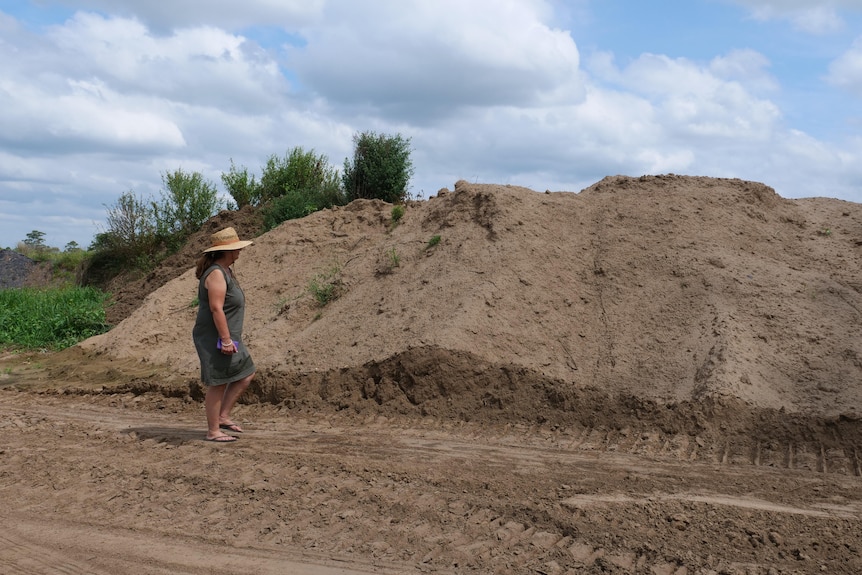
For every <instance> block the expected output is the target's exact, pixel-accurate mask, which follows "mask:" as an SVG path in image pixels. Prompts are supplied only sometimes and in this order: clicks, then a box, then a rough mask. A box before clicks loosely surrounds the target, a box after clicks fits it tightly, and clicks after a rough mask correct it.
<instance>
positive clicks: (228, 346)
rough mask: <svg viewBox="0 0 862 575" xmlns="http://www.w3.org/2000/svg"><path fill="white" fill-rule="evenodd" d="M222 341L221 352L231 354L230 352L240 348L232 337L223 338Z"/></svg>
mask: <svg viewBox="0 0 862 575" xmlns="http://www.w3.org/2000/svg"><path fill="white" fill-rule="evenodd" d="M220 341H221V352H222V353H224V354H228V355H230V354H233V353H236V352H237V351H239V350H237V348H236V344H235V343H234V342H233V340H232V339H230V338H227V339H221V340H220Z"/></svg>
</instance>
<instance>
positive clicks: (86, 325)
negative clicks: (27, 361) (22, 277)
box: [0, 287, 109, 349]
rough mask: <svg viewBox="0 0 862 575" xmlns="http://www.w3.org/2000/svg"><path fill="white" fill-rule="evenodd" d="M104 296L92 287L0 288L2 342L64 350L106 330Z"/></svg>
mask: <svg viewBox="0 0 862 575" xmlns="http://www.w3.org/2000/svg"><path fill="white" fill-rule="evenodd" d="M105 299H106V294H104V293H102V292H101V291H99V290H96V289H93V288H80V287H65V288H52V289H42V290H38V289H8V290H0V345H13V346H17V347H23V348H48V349H63V348H65V347H69V346H71V345H74V344H76V343H78V342H79V341H82V340H84V339H87V338H88V337H91V336H94V335H97V334H100V333H104V332H106V331H107V330H108V327H109V326H108V325H107V323H106V322H105V309H104V301H105Z"/></svg>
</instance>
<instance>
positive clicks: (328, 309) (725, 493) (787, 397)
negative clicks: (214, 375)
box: [0, 175, 862, 575]
mask: <svg viewBox="0 0 862 575" xmlns="http://www.w3.org/2000/svg"><path fill="white" fill-rule="evenodd" d="M240 217H241V218H242V217H246V216H242V215H241V216H240ZM226 218H227V216H223V217H222V219H221V220H220V222H219V223H220V224H222V223H224V222H225V221H227V220H226ZM435 236H439V242H436V240H435V241H432V239H433V238H434V237H435ZM195 241H197V242H198V243H200V242H201V241H205V239H201V238H198V239H196V240H195ZM435 242H436V243H435ZM189 249H190V250H192V252H190V253H193V251H194V250H197V249H199V246H195V247H193V248H189ZM860 250H862V207H860V206H859V205H857V204H851V203H847V202H840V201H837V200H829V199H811V200H794V201H791V200H785V199H782V198H780V197H778V196H777V195H776V194H775V193H774V192H773V191H772V190H771V189H770V188H768V187H767V186H764V185H762V184H757V183H752V182H743V181H739V180H717V179H710V178H691V177H682V176H673V175H669V176H656V177H644V178H625V177H612V178H606V179H605V180H602V181H601V182H599V183H597V184H595V185H594V186H592V187H590V188H588V189H586V190H584V191H582V192H581V193H579V194H572V193H545V194H543V193H536V192H533V191H531V190H525V189H522V188H514V187H508V186H491V185H471V184H467V183H465V182H459V183H458V184H456V186H455V190H454V191H449V190H441V191H440V192H439V193H438V195H437V196H436V197H435V198H432V199H430V200H427V201H423V202H415V203H412V204H410V205H408V206H407V210H406V213H405V216H404V218H403V219H402V220H401V221H400V222H398V223H397V225H395V224H393V222H392V221H391V206H389V205H388V204H384V203H381V202H364V201H360V202H354V203H353V204H351V205H350V206H346V207H344V208H339V209H334V210H327V211H325V212H320V213H317V214H314V215H312V216H309V217H308V218H304V219H303V220H299V221H294V222H288V223H286V224H284V225H283V226H281V227H279V228H278V229H276V230H273V231H272V232H269V233H267V234H265V235H263V236H260V237H259V238H257V239H256V243H255V245H254V246H252V247H250V248H247V249H246V250H244V251H243V254H242V257H241V258H240V261H239V262H238V263H237V266H236V267H237V272H238V274H239V277H240V281H241V282H242V285H243V287H244V289H245V291H246V294H247V297H248V301H249V311H248V315H247V319H246V326H247V333H246V335H245V339H246V342H247V344H248V345H249V348H250V349H251V350H252V353H253V354H254V357H255V360H256V362H257V364H258V367H259V369H260V371H259V376H258V378H257V379H256V381H255V383H254V385H253V387H252V388H251V389H250V390H249V393H248V394H247V396H246V397H245V402H244V403H243V404H242V405H241V406H240V407H239V408H238V411H237V417H238V419H240V420H241V421H243V423H244V424H245V427H246V431H245V433H244V434H243V435H242V438H241V440H240V441H239V442H237V443H236V444H232V445H215V444H212V443H207V442H204V441H203V440H202V439H203V413H202V407H201V404H200V399H201V393H202V390H201V387H200V384H199V383H197V381H196V370H197V366H196V358H195V355H194V349H193V347H192V346H191V341H190V336H189V333H190V330H191V323H192V321H193V318H194V305H193V301H192V300H193V298H194V293H195V281H194V278H193V276H192V273H191V270H190V266H191V261H186V262H183V261H181V260H177V261H176V263H175V264H173V265H174V268H173V269H167V268H163V269H161V270H160V271H159V272H158V274H156V275H157V276H158V277H161V278H164V283H161V284H160V285H158V286H156V285H153V282H154V281H155V280H154V279H153V278H149V280H148V281H149V282H150V283H149V287H144V284H139V285H137V286H133V285H130V286H128V288H127V290H126V292H125V293H126V294H133V293H138V294H139V297H138V298H137V301H135V298H129V297H128V295H127V296H125V297H126V300H125V301H126V302H127V307H126V308H125V309H126V311H124V312H123V314H121V315H123V316H124V318H125V319H123V320H122V321H121V322H120V323H119V324H118V325H117V326H116V327H115V328H114V329H113V330H112V331H111V332H109V333H108V334H106V335H104V336H99V337H96V338H92V339H91V340H88V341H87V342H84V343H83V344H82V345H80V346H77V347H76V348H72V349H70V350H67V351H65V352H62V353H56V354H29V355H20V354H9V355H7V356H6V357H4V358H2V359H0V431H2V433H3V436H4V439H5V441H4V443H3V446H2V447H0V463H2V466H0V496H2V498H3V501H4V502H5V505H4V506H3V507H2V509H0V518H2V519H3V520H4V525H5V526H6V529H5V530H4V533H3V535H2V536H0V537H2V538H3V539H4V544H3V545H0V572H10V573H57V572H62V573H118V572H122V573H129V574H131V575H141V574H149V573H160V574H161V573H236V572H248V573H283V572H291V573H309V574H323V573H368V572H371V573H422V572H432V573H464V572H475V573H544V574H549V575H550V574H561V573H637V574H640V573H643V574H652V575H683V574H685V575H688V574H724V573H732V574H736V573H740V574H742V573H745V574H775V573H778V574H789V573H860V572H862V557H860V549H862V545H861V544H860V543H862V542H860V539H862V530H860V526H862V522H860V519H862V492H860V489H859V487H860V483H859V482H860V477H862V461H860V459H862V425H860V399H862V397H860V396H862V386H860V382H862V337H860V335H859V324H860V319H862V280H860V279H859V271H860V263H862V258H860ZM190 259H191V256H189V260H190ZM155 277H156V276H154V278H155ZM312 282H317V283H318V285H320V284H327V285H331V286H333V287H334V288H337V290H338V292H339V297H338V298H337V299H335V300H334V301H331V302H329V303H328V304H327V305H325V306H320V305H319V303H318V302H317V301H316V300H315V298H314V297H313V295H312V294H311V293H310V290H309V286H310V285H311V283H312ZM136 290H138V291H137V292H136Z"/></svg>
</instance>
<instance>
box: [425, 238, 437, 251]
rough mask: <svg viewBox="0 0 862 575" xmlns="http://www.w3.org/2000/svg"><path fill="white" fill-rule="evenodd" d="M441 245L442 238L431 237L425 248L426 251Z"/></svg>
mask: <svg viewBox="0 0 862 575" xmlns="http://www.w3.org/2000/svg"><path fill="white" fill-rule="evenodd" d="M439 243H440V236H431V239H430V240H428V245H426V246H425V249H426V250H428V249H431V248H433V247H434V246H436V245H437V244H439Z"/></svg>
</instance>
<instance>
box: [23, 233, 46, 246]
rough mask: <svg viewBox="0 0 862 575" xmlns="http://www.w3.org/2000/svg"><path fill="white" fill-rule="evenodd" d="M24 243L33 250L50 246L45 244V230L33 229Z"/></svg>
mask: <svg viewBox="0 0 862 575" xmlns="http://www.w3.org/2000/svg"><path fill="white" fill-rule="evenodd" d="M24 245H25V246H27V247H28V248H30V249H33V250H44V249H46V248H47V247H48V246H47V245H45V232H40V231H39V230H33V231H32V232H30V233H28V234H27V238H26V239H25V240H24Z"/></svg>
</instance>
